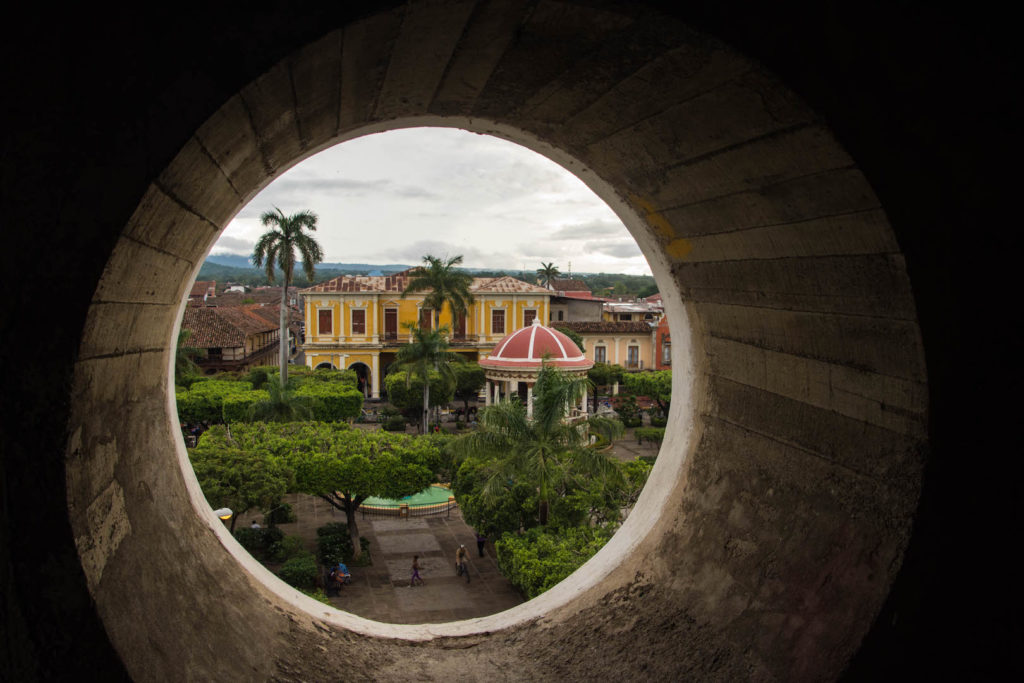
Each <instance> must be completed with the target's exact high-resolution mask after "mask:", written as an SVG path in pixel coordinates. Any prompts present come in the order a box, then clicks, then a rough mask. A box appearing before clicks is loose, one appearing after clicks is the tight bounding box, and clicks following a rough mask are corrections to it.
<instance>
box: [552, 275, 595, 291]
mask: <svg viewBox="0 0 1024 683" xmlns="http://www.w3.org/2000/svg"><path fill="white" fill-rule="evenodd" d="M551 288H552V289H554V290H555V291H556V292H589V291H590V287H588V286H587V283H586V282H584V281H583V280H578V279H575V278H572V279H570V278H566V279H564V280H552V281H551Z"/></svg>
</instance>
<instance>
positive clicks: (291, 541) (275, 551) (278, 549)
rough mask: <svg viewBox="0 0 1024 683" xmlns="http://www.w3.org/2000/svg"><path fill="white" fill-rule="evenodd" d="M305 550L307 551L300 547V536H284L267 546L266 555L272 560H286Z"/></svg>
mask: <svg viewBox="0 0 1024 683" xmlns="http://www.w3.org/2000/svg"><path fill="white" fill-rule="evenodd" d="M305 552H307V551H306V550H305V549H304V548H303V547H302V539H301V538H299V537H298V536H285V537H284V538H283V539H281V540H280V541H278V542H276V543H274V544H273V545H271V546H270V548H268V550H267V555H268V556H269V558H270V560H271V561H272V562H286V561H288V560H290V559H292V558H293V557H298V556H299V555H301V554H303V553H305Z"/></svg>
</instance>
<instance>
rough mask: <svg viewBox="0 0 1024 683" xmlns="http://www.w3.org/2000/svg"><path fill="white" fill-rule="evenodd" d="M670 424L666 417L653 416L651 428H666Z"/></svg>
mask: <svg viewBox="0 0 1024 683" xmlns="http://www.w3.org/2000/svg"><path fill="white" fill-rule="evenodd" d="M667 424H668V418H667V417H665V416H664V415H655V414H653V413H652V414H651V426H652V427H664V426H665V425H667Z"/></svg>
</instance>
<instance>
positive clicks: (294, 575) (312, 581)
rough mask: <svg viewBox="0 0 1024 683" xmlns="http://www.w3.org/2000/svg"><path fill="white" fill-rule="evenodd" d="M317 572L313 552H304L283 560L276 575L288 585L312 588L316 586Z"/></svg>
mask: <svg viewBox="0 0 1024 683" xmlns="http://www.w3.org/2000/svg"><path fill="white" fill-rule="evenodd" d="M317 573H318V570H317V566H316V557H314V556H313V553H310V552H305V553H302V554H301V555H298V556H296V557H293V558H291V559H290V560H288V561H287V562H285V563H284V566H282V567H281V570H280V571H279V572H278V574H277V575H278V576H280V577H281V580H282V581H284V582H285V583H287V584H288V585H290V586H294V587H295V588H298V589H300V590H301V589H306V590H313V589H314V588H316V579H317Z"/></svg>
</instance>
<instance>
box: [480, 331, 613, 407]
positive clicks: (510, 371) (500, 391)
mask: <svg viewBox="0 0 1024 683" xmlns="http://www.w3.org/2000/svg"><path fill="white" fill-rule="evenodd" d="M543 363H547V364H548V365H550V366H552V367H555V368H558V369H559V370H560V371H561V372H565V373H571V375H573V376H578V377H582V376H585V375H586V374H587V370H589V369H590V368H592V367H594V361H592V360H590V359H588V358H586V357H585V356H584V355H583V352H582V351H580V349H579V347H578V346H576V342H574V341H573V340H572V339H570V338H569V337H567V336H566V335H565V334H563V333H562V332H559V331H558V330H555V329H552V328H550V327H545V326H544V325H541V324H540V320H538V319H537V318H534V319H533V324H532V325H530V326H528V327H523V328H521V329H518V330H516V331H515V332H513V333H512V334H510V335H508V336H507V337H505V338H504V339H502V340H501V341H500V342H498V345H497V346H495V347H494V351H492V352H491V354H490V355H489V356H487V358H484V359H482V360H481V361H480V367H482V368H483V369H484V374H485V376H486V377H487V400H486V404H487V405H491V403H492V402H493V403H497V402H498V401H500V400H501V397H502V396H504V397H506V398H507V397H509V396H512V395H518V396H519V397H520V399H522V400H523V401H524V402H525V403H526V412H527V415H529V416H531V417H532V415H533V385H534V383H535V382H536V381H537V374H538V373H539V372H540V369H541V365H542V364H543ZM579 410H580V412H581V413H583V414H586V412H587V395H586V392H585V391H584V394H583V401H582V405H581V407H580V408H579Z"/></svg>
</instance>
